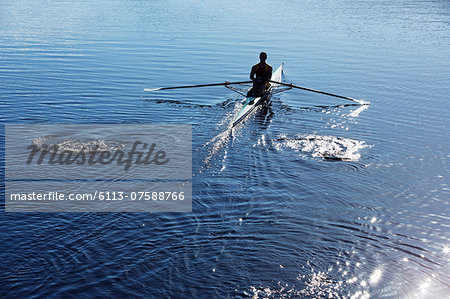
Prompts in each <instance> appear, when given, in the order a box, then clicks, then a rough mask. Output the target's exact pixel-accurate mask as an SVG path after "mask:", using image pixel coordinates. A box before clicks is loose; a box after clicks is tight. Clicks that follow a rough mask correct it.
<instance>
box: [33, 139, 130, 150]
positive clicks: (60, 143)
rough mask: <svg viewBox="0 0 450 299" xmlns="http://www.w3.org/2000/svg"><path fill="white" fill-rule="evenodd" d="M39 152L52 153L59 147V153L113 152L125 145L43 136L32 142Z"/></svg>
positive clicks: (105, 141) (106, 141)
mask: <svg viewBox="0 0 450 299" xmlns="http://www.w3.org/2000/svg"><path fill="white" fill-rule="evenodd" d="M32 145H34V146H35V147H36V148H37V149H38V150H43V151H50V150H52V149H53V148H55V147H57V149H58V150H57V152H63V151H66V152H73V153H78V152H81V151H84V152H113V151H116V150H119V149H122V148H123V147H124V146H125V144H124V143H122V142H118V141H112V140H105V139H89V138H67V137H61V136H56V135H46V136H41V137H38V138H36V139H34V140H33V141H32Z"/></svg>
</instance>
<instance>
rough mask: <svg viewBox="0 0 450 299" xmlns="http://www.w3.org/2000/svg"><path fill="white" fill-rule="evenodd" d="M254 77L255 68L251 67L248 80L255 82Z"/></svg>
mask: <svg viewBox="0 0 450 299" xmlns="http://www.w3.org/2000/svg"><path fill="white" fill-rule="evenodd" d="M255 75H256V68H255V66H252V70H251V72H250V80H252V81H255V79H256V77H255Z"/></svg>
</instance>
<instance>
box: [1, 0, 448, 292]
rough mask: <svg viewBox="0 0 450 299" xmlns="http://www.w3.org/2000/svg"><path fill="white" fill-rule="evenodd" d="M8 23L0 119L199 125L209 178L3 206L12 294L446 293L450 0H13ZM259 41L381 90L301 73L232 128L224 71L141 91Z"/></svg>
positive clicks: (288, 76) (230, 64)
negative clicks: (62, 207)
mask: <svg viewBox="0 0 450 299" xmlns="http://www.w3.org/2000/svg"><path fill="white" fill-rule="evenodd" d="M0 25H1V26H0V108H1V115H0V117H1V123H2V124H14V123H20V124H21V123H26V124H37V123H39V124H42V123H45V124H59V123H61V124H66V123H67V124H75V123H77V124H78V123H81V124H85V123H88V124H89V123H100V124H101V123H108V124H117V123H119V124H120V123H126V124H128V123H133V124H147V123H171V124H178V123H179V124H186V123H187V124H192V125H193V140H192V142H193V144H192V148H193V152H192V154H193V158H192V162H193V195H194V197H193V212H192V213H178V214H177V213H155V214H150V213H84V214H83V213H28V214H17V213H4V212H3V213H1V217H0V227H1V230H0V241H1V242H0V243H1V245H0V249H1V250H0V259H1V261H2V262H1V266H0V267H1V271H0V273H1V275H2V279H1V281H0V296H2V297H11V298H12V297H25V296H26V297H80V296H82V297H125V296H126V297H147V298H155V297H169V298H180V297H186V298H200V297H202V298H216V297H219V298H223V297H230V298H241V297H242V298H247V297H253V298H280V297H306V298H308V297H312V298H318V297H332V298H369V297H371V298H444V297H445V298H446V297H448V296H450V275H449V273H450V203H449V199H450V196H449V195H450V192H449V176H448V173H449V149H450V139H449V125H450V122H449V112H450V109H449V107H450V106H449V104H448V100H449V94H450V84H449V82H450V51H449V49H450V2H449V1H444V0H441V1H439V0H430V1H404V0H400V1H348V0H343V1H331V0H325V1H321V2H317V1H268V0H267V1H259V2H254V1H210V0H207V1H192V0H188V1H176V0H175V1H170V0H169V1H157V0H156V1H123V0H115V1H104V0H99V1H37V0H35V1H33V0H25V1H2V2H1V3H0ZM262 50H264V51H266V52H267V53H268V56H269V58H268V63H269V64H271V65H272V66H274V67H277V66H278V65H280V64H281V63H282V62H284V63H285V78H284V80H285V81H286V82H293V83H296V84H299V85H302V86H306V87H309V88H314V89H319V90H324V91H328V92H332V93H336V94H340V95H344V96H349V97H353V98H357V99H362V100H365V101H369V102H370V103H371V105H370V106H364V108H362V107H363V106H357V105H356V106H355V105H353V104H354V103H352V102H349V101H345V100H342V99H338V98H333V97H328V96H324V95H319V94H315V93H308V92H305V91H300V90H290V91H287V92H284V93H279V94H277V95H275V96H274V97H273V98H272V100H271V102H270V103H269V104H268V105H266V106H265V109H260V110H259V111H258V112H257V113H255V114H254V115H252V116H251V117H250V118H249V119H248V120H246V122H245V123H243V124H242V125H241V126H239V127H238V128H237V129H235V130H233V132H232V134H230V129H229V127H230V124H231V121H232V118H233V116H234V115H235V114H236V113H237V112H238V109H239V108H240V106H241V104H240V100H241V99H242V97H240V96H238V95H236V94H235V93H233V92H232V91H230V90H228V89H226V88H223V87H211V88H203V89H180V90H173V91H164V92H160V93H144V92H143V89H144V88H156V87H163V86H176V85H185V84H201V83H214V82H224V81H241V80H247V78H248V75H249V71H250V68H251V65H253V64H255V63H257V62H258V54H259V52H260V51H262ZM2 132H4V131H3V129H2ZM2 137H3V138H4V134H3V136H2ZM2 155H4V150H3V149H2ZM330 158H331V159H330ZM2 163H3V162H2ZM1 174H2V177H3V178H4V174H5V172H4V168H2V170H1ZM2 194H3V196H2V197H3V198H4V191H2Z"/></svg>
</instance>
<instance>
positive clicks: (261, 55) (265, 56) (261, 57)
mask: <svg viewBox="0 0 450 299" xmlns="http://www.w3.org/2000/svg"><path fill="white" fill-rule="evenodd" d="M259 59H260V60H261V61H266V59H267V54H266V52H261V53H259Z"/></svg>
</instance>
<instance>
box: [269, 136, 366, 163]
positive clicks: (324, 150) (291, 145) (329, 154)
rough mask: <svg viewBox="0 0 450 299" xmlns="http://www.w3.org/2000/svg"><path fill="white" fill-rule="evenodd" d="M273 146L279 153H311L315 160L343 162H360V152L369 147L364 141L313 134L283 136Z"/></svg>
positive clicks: (275, 140)
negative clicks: (286, 150)
mask: <svg viewBox="0 0 450 299" xmlns="http://www.w3.org/2000/svg"><path fill="white" fill-rule="evenodd" d="M271 144H272V145H273V147H274V148H275V149H277V150H279V151H281V150H283V149H286V148H287V149H293V150H295V151H298V152H301V153H310V154H311V155H312V156H313V157H315V158H323V159H331V160H343V161H358V160H359V159H360V158H361V154H360V153H359V150H361V149H363V148H365V147H368V145H366V144H365V142H364V141H358V140H354V139H349V138H343V137H335V136H321V135H313V134H310V135H302V134H299V135H297V136H295V137H291V138H289V137H287V136H285V135H281V136H279V137H278V138H276V139H272V140H271Z"/></svg>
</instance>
